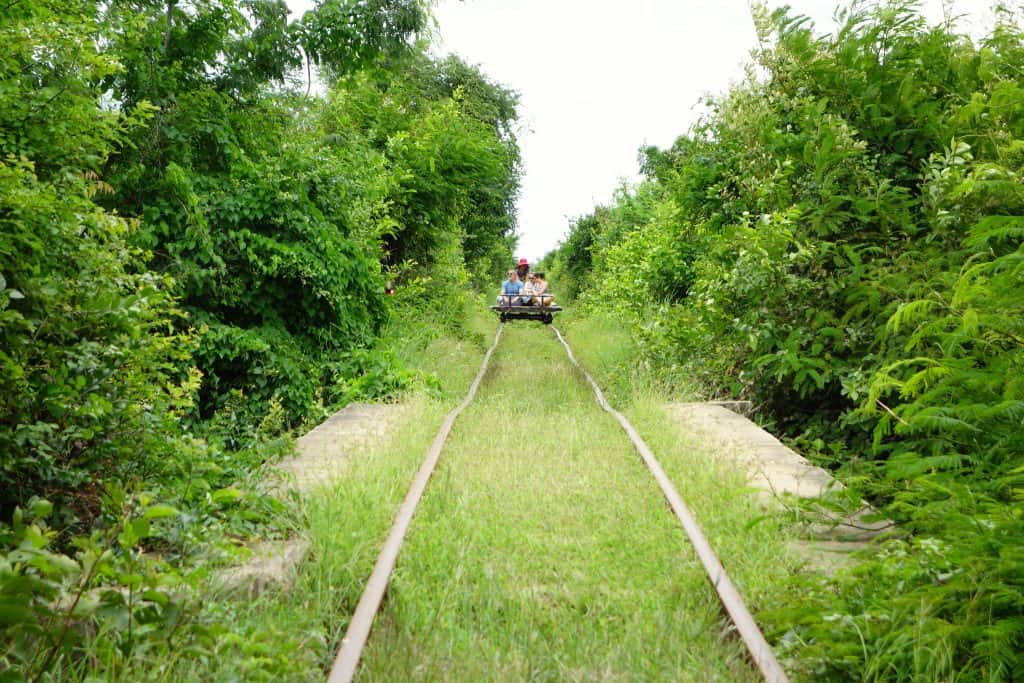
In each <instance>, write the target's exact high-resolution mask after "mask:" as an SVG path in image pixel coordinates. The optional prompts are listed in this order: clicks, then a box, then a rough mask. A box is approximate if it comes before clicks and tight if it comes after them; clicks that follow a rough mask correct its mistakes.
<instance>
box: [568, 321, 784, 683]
mask: <svg viewBox="0 0 1024 683" xmlns="http://www.w3.org/2000/svg"><path fill="white" fill-rule="evenodd" d="M550 327H551V329H552V330H553V331H554V333H555V336H556V337H558V341H560V342H562V346H564V347H565V351H566V353H568V354H569V360H571V361H572V364H573V365H575V366H576V368H577V369H578V370H579V371H580V372H581V373H583V376H584V377H586V379H587V382H589V383H590V386H591V387H592V388H593V390H594V394H595V395H596V396H597V402H598V403H599V404H600V405H601V407H602V408H603V409H604V410H605V411H606V412H608V413H611V414H612V415H613V416H614V417H615V419H616V420H618V421H619V425H621V426H622V429H623V430H625V432H626V434H627V435H628V436H629V438H630V440H631V441H632V442H633V446H634V447H636V450H637V452H638V453H639V454H640V457H641V458H643V460H644V462H645V463H646V464H647V467H648V469H650V470H651V474H653V475H654V478H655V479H656V480H657V481H658V485H659V486H660V487H661V492H662V493H663V494H664V495H665V498H666V499H667V500H668V504H669V506H670V507H671V508H672V511H673V512H675V514H676V517H677V518H678V519H679V522H680V523H681V524H682V525H683V529H684V530H685V531H686V535H687V536H689V537H690V543H692V544H693V548H694V550H696V551H697V556H698V557H699V558H700V561H701V564H703V565H704V571H705V572H706V573H707V576H708V579H709V580H710V581H711V585H712V586H714V588H715V591H716V592H717V593H718V597H719V599H720V600H721V602H722V606H723V607H724V608H725V611H726V612H727V613H728V614H729V617H730V618H731V619H732V622H733V624H734V625H735V626H736V631H737V632H738V633H739V635H740V638H742V639H743V643H744V644H745V645H746V646H747V651H748V652H749V653H750V656H751V658H752V659H753V660H754V663H755V664H756V665H757V668H758V669H760V671H761V675H762V676H763V677H764V679H765V680H766V681H769V683H788V681H789V678H787V677H786V673H785V672H784V671H783V670H782V667H781V666H780V665H779V662H778V660H777V659H776V658H775V653H774V652H772V648H771V645H769V644H768V641H767V640H766V639H765V637H764V634H763V633H761V629H760V628H759V627H758V625H757V622H755V621H754V617H753V616H751V614H750V610H748V609H747V606H746V604H744V602H743V597H742V596H741V595H740V593H739V591H738V590H736V586H734V585H733V583H732V581H731V580H730V579H729V576H728V575H727V574H726V573H725V567H723V566H722V563H721V561H720V560H719V559H718V555H716V554H715V551H714V549H713V548H712V547H711V544H710V543H709V542H708V539H707V537H706V536H704V532H703V531H702V530H701V528H700V525H699V524H697V520H696V518H694V516H693V514H691V513H690V509H689V508H688V507H687V506H686V503H684V502H683V498H682V496H680V495H679V492H678V491H676V488H675V486H674V485H673V484H672V480H671V479H669V478H668V475H667V474H665V470H664V469H662V467H661V464H660V463H659V462H658V459H657V458H655V457H654V453H653V452H652V451H651V449H650V448H649V447H648V446H647V444H646V443H644V440H643V439H642V438H641V437H640V434H638V433H637V431H636V430H635V429H634V428H633V425H631V424H630V423H629V420H627V419H626V418H625V416H624V415H623V414H622V413H620V412H619V411H617V410H615V409H614V408H612V407H611V405H610V404H609V403H608V401H607V399H605V397H604V393H602V392H601V388H600V387H599V386H597V382H595V381H594V378H593V377H591V376H590V374H589V373H588V372H587V371H586V370H585V369H584V368H583V366H582V365H580V362H579V361H578V360H576V356H574V355H573V352H572V349H571V348H569V344H568V342H566V341H565V337H563V336H562V333H561V332H559V331H558V329H557V328H556V327H555V326H554V325H551V326H550Z"/></svg>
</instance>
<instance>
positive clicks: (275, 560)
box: [212, 538, 309, 597]
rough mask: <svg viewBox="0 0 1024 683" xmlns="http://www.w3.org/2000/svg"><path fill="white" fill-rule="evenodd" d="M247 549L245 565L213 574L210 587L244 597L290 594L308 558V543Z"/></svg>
mask: <svg viewBox="0 0 1024 683" xmlns="http://www.w3.org/2000/svg"><path fill="white" fill-rule="evenodd" d="M249 549H250V550H251V551H252V555H251V556H250V557H249V559H248V560H247V561H246V562H245V564H243V565H240V566H237V567H229V568H227V569H222V570H220V571H218V572H217V573H216V574H214V577H213V581H212V583H213V585H214V586H215V587H216V588H217V589H218V590H221V591H224V592H228V593H238V594H241V595H245V596H248V597H256V596H257V595H259V594H260V593H262V592H263V591H265V590H267V589H269V588H277V589H279V590H283V591H288V590H290V589H291V587H292V586H293V585H294V583H295V576H296V574H297V573H298V567H299V565H300V564H302V562H303V561H305V559H306V557H307V556H308V555H309V541H307V540H306V539H304V538H293V539H290V540H287V541H261V542H259V543H255V544H253V545H251V546H249Z"/></svg>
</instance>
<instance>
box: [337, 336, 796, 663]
mask: <svg viewBox="0 0 1024 683" xmlns="http://www.w3.org/2000/svg"><path fill="white" fill-rule="evenodd" d="M551 329H552V331H553V333H554V335H555V336H556V337H557V339H558V341H559V342H560V343H561V345H562V346H563V347H564V348H565V351H566V354H567V355H568V358H569V360H570V362H571V363H572V364H573V365H574V366H575V367H576V368H577V370H578V371H579V372H580V373H581V374H582V375H583V377H584V378H585V379H586V381H587V382H588V383H589V385H590V386H591V388H592V389H593V391H594V395H595V396H596V399H597V402H598V404H599V405H600V406H601V408H602V409H603V410H604V411H606V412H608V413H609V414H611V415H612V416H613V417H614V418H615V419H616V420H617V421H618V423H619V425H620V426H621V427H622V429H623V431H624V432H625V433H626V435H627V436H628V437H629V439H630V441H631V442H632V443H633V446H634V447H635V449H636V451H637V453H638V454H639V455H640V457H641V458H642V459H643V461H644V463H645V465H646V466H647V468H648V469H649V470H650V472H651V474H652V475H653V476H654V478H655V480H656V481H657V483H658V485H659V487H660V488H661V491H662V493H663V495H664V497H665V499H666V501H667V502H668V504H669V507H670V508H671V510H672V512H673V513H674V514H675V516H676V518H677V519H678V521H679V522H680V524H681V526H682V527H683V529H684V531H685V533H686V535H687V537H688V538H689V540H690V543H691V544H692V546H693V548H694V550H695V552H696V554H697V556H698V558H699V559H700V562H701V564H702V566H703V568H704V572H705V574H706V576H707V578H708V581H709V582H710V583H711V586H712V587H713V588H714V590H715V592H716V594H717V596H718V600H719V602H720V603H721V605H722V608H723V610H724V612H725V613H726V615H727V616H728V617H729V619H730V620H731V622H732V624H733V626H734V627H735V631H736V634H737V635H738V636H739V638H740V639H741V640H742V642H743V644H744V646H745V648H746V651H747V653H748V654H749V657H750V660H751V661H752V662H753V664H754V665H755V666H756V667H757V669H758V670H759V671H760V673H761V676H762V677H763V678H764V680H766V681H771V682H772V683H775V682H781V681H788V678H787V676H786V674H785V672H784V671H783V670H782V667H781V666H780V665H779V663H778V661H777V659H776V658H775V655H774V653H773V652H772V649H771V646H770V645H769V644H768V642H767V640H766V639H765V638H764V635H763V634H762V633H761V630H760V628H759V627H758V626H757V623H756V622H755V621H754V619H753V617H752V615H751V614H750V611H749V610H748V609H747V607H746V605H745V603H744V601H743V599H742V596H741V595H740V593H739V591H738V590H737V589H736V587H735V586H734V585H733V583H732V581H731V580H730V578H729V576H728V574H727V573H726V571H725V568H724V567H723V566H722V563H721V561H720V560H719V559H718V557H717V555H716V553H715V551H714V550H713V548H712V547H711V545H710V543H709V542H708V540H707V538H706V536H705V535H704V533H703V531H702V530H701V527H700V525H699V524H698V523H697V521H696V519H695V518H694V517H693V515H692V514H691V512H690V510H689V508H688V507H687V505H686V503H685V502H684V501H683V499H682V497H681V496H680V495H679V493H678V491H676V489H675V486H674V485H673V484H672V482H671V480H670V479H669V477H668V475H667V474H666V473H665V471H664V470H663V468H662V467H661V465H660V464H659V462H658V460H657V458H656V457H655V455H654V453H653V452H652V451H651V449H650V448H649V447H648V446H647V444H646V443H645V442H644V440H643V439H642V438H641V436H640V435H639V433H638V432H637V431H636V429H634V428H633V426H632V425H631V424H630V423H629V421H628V420H627V419H626V418H625V416H623V415H622V414H621V413H619V412H618V411H616V410H615V409H614V408H613V407H612V406H611V405H610V404H609V403H608V401H607V400H606V399H605V397H604V394H603V393H602V391H601V389H600V387H599V386H598V385H597V383H596V382H595V381H594V379H593V378H592V377H591V376H590V374H589V373H587V371H586V370H585V369H584V368H583V367H582V365H581V364H580V363H579V361H578V360H577V359H576V357H575V355H574V354H573V352H572V349H571V348H570V347H569V344H568V343H567V342H566V340H565V338H564V337H563V336H562V334H561V333H560V332H559V331H558V330H557V328H555V327H553V326H552V327H551ZM503 330H504V324H502V325H501V326H500V327H499V328H498V332H497V334H496V335H495V337H494V341H493V343H492V345H491V347H490V348H489V349H488V351H487V353H486V354H485V356H484V359H483V361H482V363H481V366H480V369H479V371H478V372H477V375H476V377H475V378H474V380H473V382H472V384H471V385H470V388H469V391H468V392H467V394H466V397H465V398H464V399H463V401H462V402H461V403H460V404H459V405H458V406H457V407H455V408H454V409H453V410H452V411H451V412H450V413H448V415H447V416H446V418H445V420H444V422H443V424H442V425H441V428H440V430H439V431H438V433H437V436H436V437H435V438H434V441H433V442H432V444H431V446H430V448H429V449H428V451H427V455H426V457H425V458H424V461H423V464H422V465H421V466H420V469H419V471H418V472H417V473H416V475H415V477H414V478H413V481H412V484H411V485H410V487H409V491H408V493H407V494H406V497H405V499H404V501H403V502H402V505H401V507H400V508H399V511H398V514H397V515H396V517H395V520H394V522H393V524H392V526H391V530H390V532H389V533H388V537H387V539H386V540H385V542H384V545H383V547H382V549H381V552H380V554H379V556H378V558H377V561H376V564H375V565H374V568H373V571H372V573H371V575H370V578H369V579H368V580H367V583H366V586H365V588H364V590H363V593H362V596H361V597H360V600H359V602H358V604H357V605H356V609H355V611H354V612H353V615H352V618H351V620H350V622H349V626H348V629H347V631H346V633H345V635H344V637H343V638H342V641H341V646H340V648H339V650H338V653H337V656H336V658H335V660H334V664H333V667H332V669H331V671H330V674H329V676H328V681H329V682H330V683H343V682H348V681H351V680H352V679H353V678H354V676H355V674H356V671H357V668H358V665H359V660H360V656H361V654H362V651H363V648H364V646H365V645H366V642H367V640H368V638H369V635H370V631H371V628H372V626H373V622H374V617H375V616H376V614H377V612H378V610H379V608H380V605H381V603H382V601H383V598H384V594H385V592H386V590H387V586H388V581H389V578H390V576H391V573H392V571H393V570H394V567H395V564H396V562H397V560H398V554H399V552H400V550H401V546H402V543H403V541H404V539H405V536H406V533H407V531H408V528H409V525H410V524H411V522H412V518H413V515H414V514H415V512H416V508H417V506H418V504H419V502H420V500H421V498H422V496H423V493H424V491H425V490H426V486H427V483H428V482H429V479H430V476H431V474H432V473H433V471H434V469H435V467H436V465H437V463H438V461H439V459H440V456H441V451H442V449H443V448H444V445H445V441H446V440H447V438H448V435H449V433H450V432H451V430H452V427H453V426H454V424H455V421H456V419H457V418H458V416H459V414H460V413H461V412H462V411H463V410H464V409H465V408H466V407H467V406H469V405H470V404H471V403H472V401H473V399H474V397H475V396H476V393H477V390H478V388H479V387H480V384H481V382H482V380H483V378H484V376H485V374H486V373H487V369H488V365H489V363H490V360H491V357H492V355H493V353H494V351H495V350H496V349H497V348H498V345H499V343H500V341H501V336H502V332H503Z"/></svg>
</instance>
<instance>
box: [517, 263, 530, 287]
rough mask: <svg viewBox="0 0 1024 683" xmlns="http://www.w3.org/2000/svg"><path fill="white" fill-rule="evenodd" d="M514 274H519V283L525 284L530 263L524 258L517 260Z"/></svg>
mask: <svg viewBox="0 0 1024 683" xmlns="http://www.w3.org/2000/svg"><path fill="white" fill-rule="evenodd" d="M516 272H517V273H519V281H520V282H526V276H527V275H529V274H530V262H529V261H527V260H526V259H524V258H521V259H519V265H518V266H516Z"/></svg>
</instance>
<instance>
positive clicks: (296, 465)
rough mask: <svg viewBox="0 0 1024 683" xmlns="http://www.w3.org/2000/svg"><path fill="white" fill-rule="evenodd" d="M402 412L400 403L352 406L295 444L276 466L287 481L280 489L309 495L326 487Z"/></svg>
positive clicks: (382, 434) (385, 432) (358, 404)
mask: <svg viewBox="0 0 1024 683" xmlns="http://www.w3.org/2000/svg"><path fill="white" fill-rule="evenodd" d="M404 410H405V407H404V406H402V405H401V404H395V403H391V404H382V403H352V404H349V405H347V406H345V407H344V408H343V409H341V410H339V411H338V412H336V413H334V414H333V415H331V416H330V417H329V418H327V420H325V421H324V422H322V423H321V424H320V425H318V426H317V427H315V428H313V429H311V430H310V431H309V432H307V433H306V434H305V435H303V436H302V437H300V438H299V439H298V440H297V441H296V442H295V450H296V456H295V457H294V458H290V459H288V460H285V461H283V462H280V463H278V464H277V466H276V469H277V470H279V471H280V472H281V473H283V474H284V475H285V478H286V479H287V482H286V483H285V484H283V485H282V486H280V487H279V488H280V489H294V490H297V491H299V492H300V493H303V494H305V493H309V492H310V491H312V490H313V489H315V488H316V487H318V486H329V485H330V484H332V483H333V482H334V481H336V480H337V479H338V478H339V477H340V476H341V475H342V474H344V472H345V470H346V469H347V467H348V463H349V461H350V458H351V457H352V456H353V455H358V454H360V453H362V452H363V451H365V450H366V449H367V448H368V447H370V446H371V445H373V444H375V443H377V442H379V441H380V440H381V439H382V438H383V437H384V435H385V434H387V433H388V431H389V430H390V429H391V427H392V426H393V425H394V424H395V422H396V420H397V419H398V417H399V416H400V415H401V414H402V412H403V411H404Z"/></svg>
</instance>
